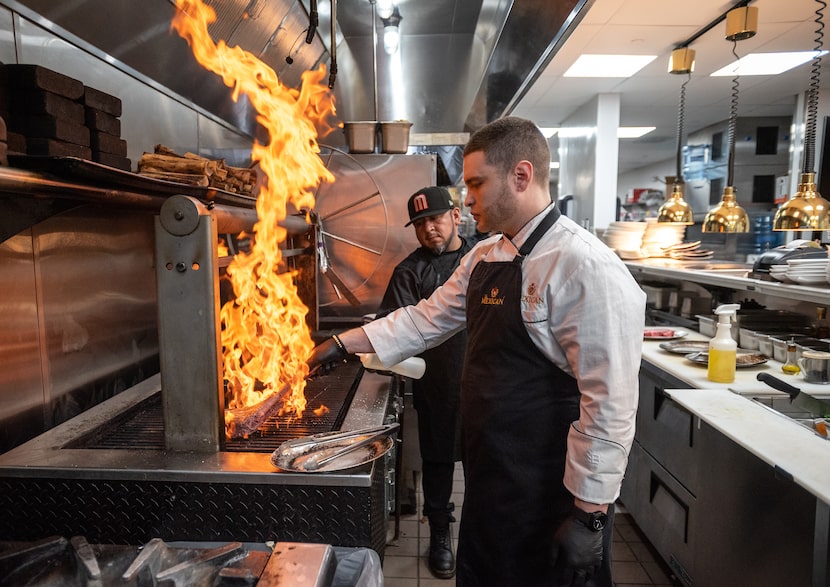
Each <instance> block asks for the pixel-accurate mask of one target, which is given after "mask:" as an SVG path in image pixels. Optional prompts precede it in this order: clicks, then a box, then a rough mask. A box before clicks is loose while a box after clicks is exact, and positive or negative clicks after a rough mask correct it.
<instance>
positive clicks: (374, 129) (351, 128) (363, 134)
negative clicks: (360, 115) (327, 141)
mask: <svg viewBox="0 0 830 587" xmlns="http://www.w3.org/2000/svg"><path fill="white" fill-rule="evenodd" d="M343 132H344V133H346V144H347V145H348V146H349V153H374V152H375V145H377V134H378V123H377V122H372V121H361V122H344V123H343Z"/></svg>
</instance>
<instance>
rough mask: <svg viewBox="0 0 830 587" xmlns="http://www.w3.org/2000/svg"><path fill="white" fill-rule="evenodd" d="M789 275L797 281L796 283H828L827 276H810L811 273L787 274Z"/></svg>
mask: <svg viewBox="0 0 830 587" xmlns="http://www.w3.org/2000/svg"><path fill="white" fill-rule="evenodd" d="M787 277H789V278H790V279H792V280H793V281H795V282H796V283H800V284H801V285H818V284H820V283H827V276H826V275H822V276H818V277H815V276H810V275H790V274H789V273H788V274H787Z"/></svg>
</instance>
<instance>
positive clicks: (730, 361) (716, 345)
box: [708, 304, 741, 383]
mask: <svg viewBox="0 0 830 587" xmlns="http://www.w3.org/2000/svg"><path fill="white" fill-rule="evenodd" d="M740 309H741V306H740V304H724V305H722V306H718V307H717V309H715V314H717V316H718V331H717V332H716V333H715V337H714V338H713V339H712V340H710V341H709V373H708V376H709V381H714V382H716V383H732V382H733V381H735V359H736V356H737V352H738V343H737V342H735V339H734V338H732V317H733V316H734V315H735V312H737V311H738V310H740Z"/></svg>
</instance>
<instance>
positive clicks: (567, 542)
mask: <svg viewBox="0 0 830 587" xmlns="http://www.w3.org/2000/svg"><path fill="white" fill-rule="evenodd" d="M551 561H552V563H553V566H554V568H555V569H556V578H557V583H556V584H557V585H573V586H578V585H585V584H586V583H587V582H588V580H590V579H591V577H592V576H593V575H594V573H596V572H597V570H598V569H599V567H600V565H601V564H602V532H601V531H600V532H596V531H594V530H592V529H591V528H589V527H588V526H586V525H585V524H584V523H583V522H580V521H579V520H577V519H576V518H575V517H574V516H573V514H571V515H570V516H568V517H567V518H565V521H564V522H562V524H561V525H560V526H559V528H558V529H557V530H556V534H554V536H553V552H552V554H551Z"/></svg>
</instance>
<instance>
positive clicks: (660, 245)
mask: <svg viewBox="0 0 830 587" xmlns="http://www.w3.org/2000/svg"><path fill="white" fill-rule="evenodd" d="M685 234H686V226H685V225H683V224H671V223H668V222H657V220H656V219H653V220H649V221H648V222H647V223H646V230H645V232H644V233H643V246H642V248H643V252H644V253H645V254H646V256H648V257H663V256H665V253H664V252H663V249H665V248H667V247H670V246H672V245H676V244H678V243H682V242H683V236H684V235H685Z"/></svg>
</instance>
